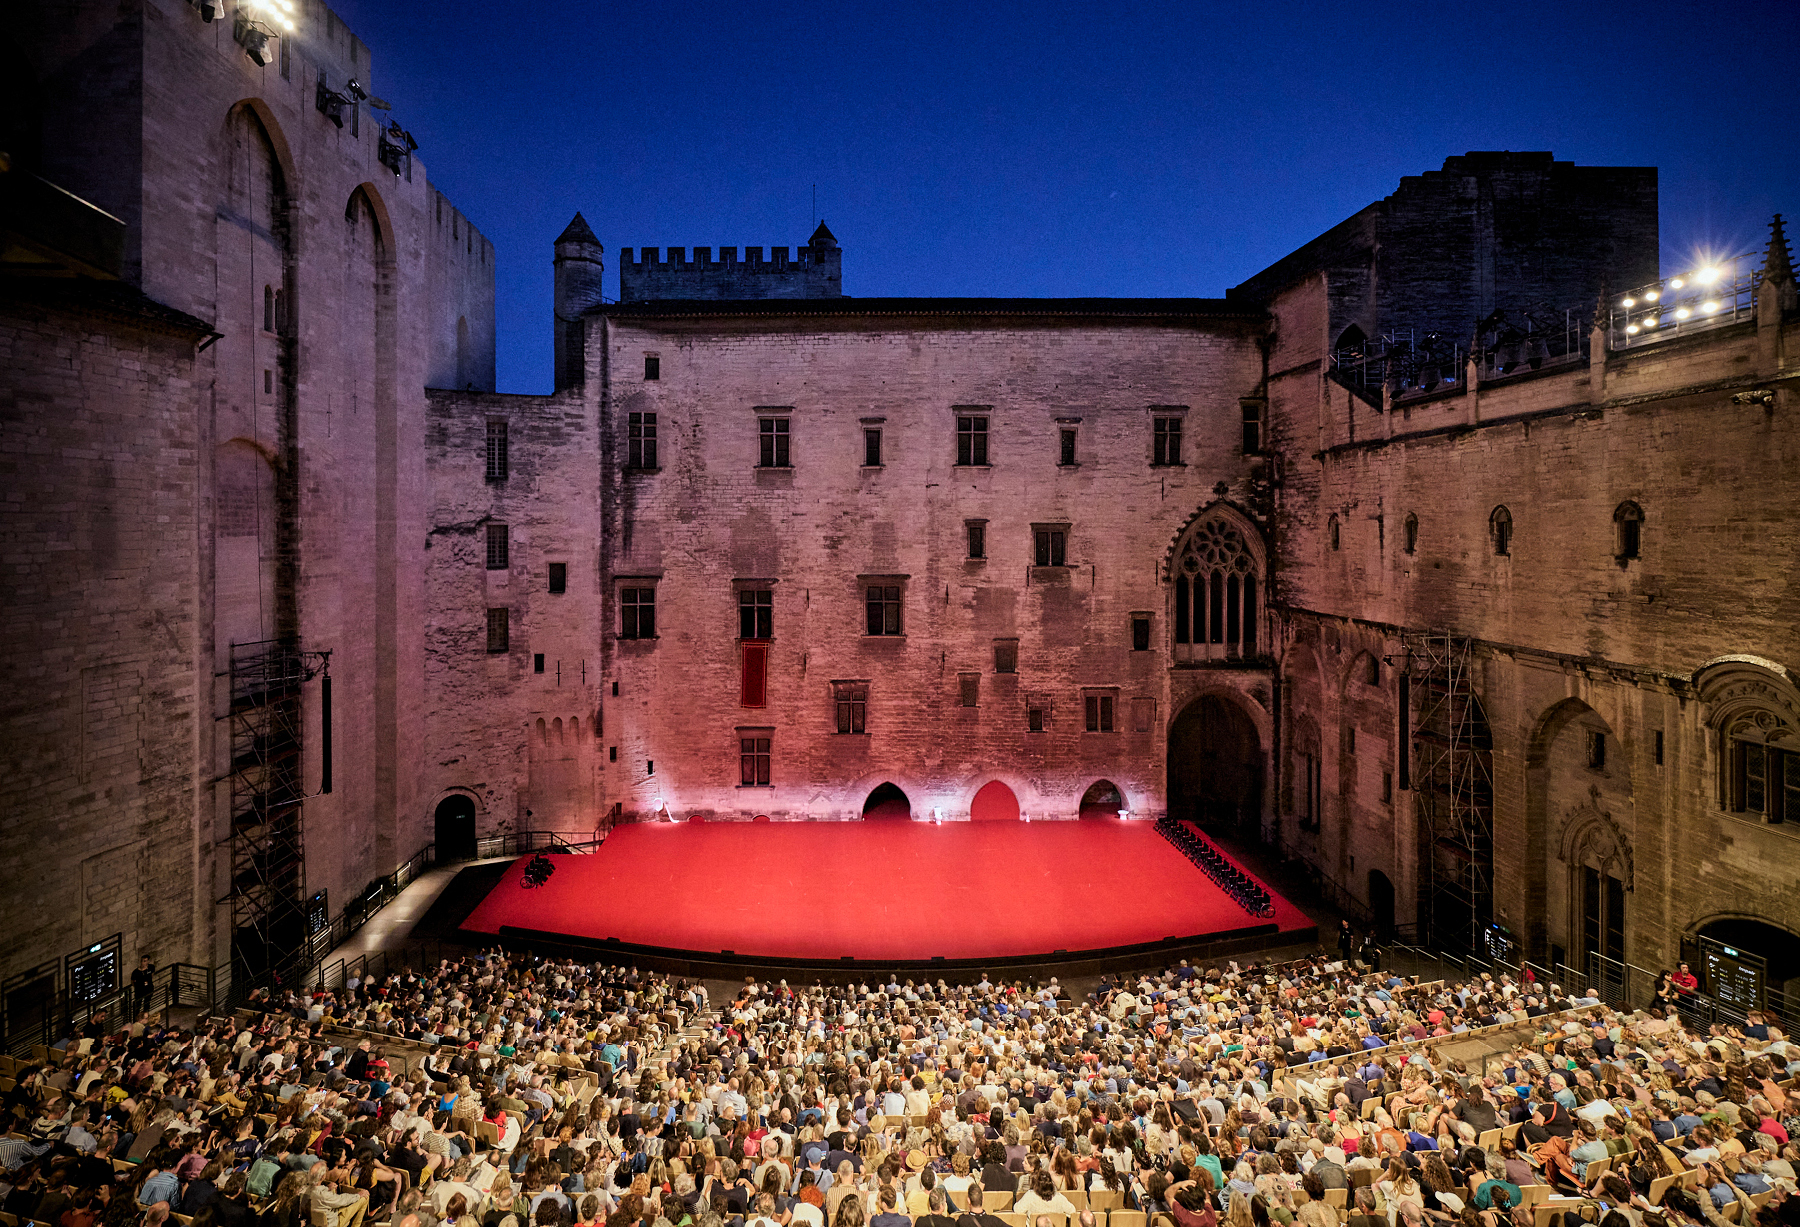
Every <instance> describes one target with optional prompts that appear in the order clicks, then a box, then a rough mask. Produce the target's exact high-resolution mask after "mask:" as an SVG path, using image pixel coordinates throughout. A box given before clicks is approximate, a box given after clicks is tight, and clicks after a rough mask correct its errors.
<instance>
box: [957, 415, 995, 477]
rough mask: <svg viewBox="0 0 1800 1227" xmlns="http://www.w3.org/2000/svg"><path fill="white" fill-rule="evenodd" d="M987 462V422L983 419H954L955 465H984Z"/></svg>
mask: <svg viewBox="0 0 1800 1227" xmlns="http://www.w3.org/2000/svg"><path fill="white" fill-rule="evenodd" d="M987 462H988V420H987V419H986V418H985V417H959V418H957V419H956V463H958V464H966V465H984V464H986V463H987Z"/></svg>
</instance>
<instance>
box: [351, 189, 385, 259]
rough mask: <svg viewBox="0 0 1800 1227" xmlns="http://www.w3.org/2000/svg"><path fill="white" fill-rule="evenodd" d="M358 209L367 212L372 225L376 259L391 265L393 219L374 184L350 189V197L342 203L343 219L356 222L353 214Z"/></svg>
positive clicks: (383, 198)
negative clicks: (375, 244)
mask: <svg viewBox="0 0 1800 1227" xmlns="http://www.w3.org/2000/svg"><path fill="white" fill-rule="evenodd" d="M358 209H363V210H367V214H368V217H369V220H370V221H371V222H373V223H374V226H375V241H376V243H377V244H378V247H377V258H378V259H381V260H385V261H388V262H390V263H391V262H392V261H393V259H394V251H395V247H394V219H393V215H392V214H391V213H390V212H389V211H388V205H387V198H386V197H385V196H383V195H382V194H381V189H380V188H379V187H376V186H375V184H374V183H367V182H365V183H359V184H357V185H356V187H355V188H353V189H351V192H350V197H349V199H348V200H347V201H345V203H344V219H345V220H346V221H356V220H358V216H357V213H356V212H355V210H358Z"/></svg>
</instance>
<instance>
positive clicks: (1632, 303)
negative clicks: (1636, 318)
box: [1619, 297, 1637, 307]
mask: <svg viewBox="0 0 1800 1227" xmlns="http://www.w3.org/2000/svg"><path fill="white" fill-rule="evenodd" d="M1619 305H1620V306H1622V307H1635V306H1637V299H1635V298H1630V297H1627V298H1626V299H1625V301H1624V302H1622V303H1620V304H1619Z"/></svg>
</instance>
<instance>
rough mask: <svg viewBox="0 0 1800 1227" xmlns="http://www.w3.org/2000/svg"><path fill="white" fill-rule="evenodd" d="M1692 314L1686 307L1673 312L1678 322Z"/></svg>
mask: <svg viewBox="0 0 1800 1227" xmlns="http://www.w3.org/2000/svg"><path fill="white" fill-rule="evenodd" d="M1692 314H1693V312H1692V311H1689V310H1688V309H1687V308H1686V307H1679V308H1677V309H1676V311H1675V318H1676V319H1678V320H1684V319H1686V318H1687V317H1688V316H1690V315H1692Z"/></svg>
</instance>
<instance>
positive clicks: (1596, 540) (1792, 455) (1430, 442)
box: [1270, 276, 1800, 969]
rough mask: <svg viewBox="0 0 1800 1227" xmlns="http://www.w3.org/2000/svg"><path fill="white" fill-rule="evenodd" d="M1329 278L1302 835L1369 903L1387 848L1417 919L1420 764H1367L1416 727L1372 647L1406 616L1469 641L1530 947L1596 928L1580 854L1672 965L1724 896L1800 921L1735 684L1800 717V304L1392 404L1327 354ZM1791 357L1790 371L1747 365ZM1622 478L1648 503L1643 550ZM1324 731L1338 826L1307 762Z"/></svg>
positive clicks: (1309, 326) (1297, 302)
mask: <svg viewBox="0 0 1800 1227" xmlns="http://www.w3.org/2000/svg"><path fill="white" fill-rule="evenodd" d="M1327 280H1328V279H1327V278H1326V277H1323V276H1321V277H1316V278H1314V279H1313V280H1311V281H1309V282H1306V283H1304V284H1302V285H1300V286H1298V287H1296V288H1295V289H1294V290H1292V291H1290V292H1289V293H1288V294H1287V295H1285V296H1284V297H1282V298H1279V299H1278V300H1277V301H1276V303H1275V304H1274V306H1273V310H1274V313H1275V315H1276V318H1277V321H1278V323H1277V330H1278V333H1279V336H1280V340H1279V342H1278V344H1277V345H1276V347H1275V350H1274V352H1273V355H1272V358H1271V366H1272V368H1274V374H1273V377H1272V378H1271V385H1270V417H1271V434H1272V440H1273V442H1274V445H1275V446H1276V447H1277V448H1278V449H1279V450H1280V452H1281V454H1282V469H1281V478H1282V480H1281V498H1280V506H1279V509H1278V512H1277V515H1276V519H1275V539H1276V542H1277V549H1278V555H1279V558H1280V563H1281V570H1280V575H1279V577H1278V589H1277V591H1278V594H1279V597H1280V599H1281V600H1282V602H1283V603H1284V606H1285V608H1284V610H1283V628H1282V629H1283V636H1284V653H1283V660H1282V679H1283V694H1284V696H1285V697H1286V699H1287V700H1288V707H1287V719H1286V720H1285V721H1284V730H1285V736H1286V737H1287V738H1288V747H1287V752H1286V753H1285V754H1283V755H1282V760H1283V763H1282V769H1283V772H1284V778H1283V779H1282V781H1281V784H1280V795H1281V797H1282V808H1283V814H1282V816H1281V818H1280V820H1279V822H1280V828H1281V832H1282V841H1283V843H1284V844H1285V845H1287V846H1288V847H1290V848H1292V849H1293V850H1295V851H1296V852H1298V853H1300V854H1301V855H1302V856H1304V857H1305V858H1306V859H1308V860H1309V861H1311V862H1312V863H1314V864H1316V865H1318V866H1319V867H1320V869H1321V871H1322V873H1323V874H1324V875H1325V876H1326V877H1328V878H1330V879H1332V880H1333V881H1335V882H1337V883H1338V884H1339V886H1340V888H1341V889H1342V890H1343V891H1345V892H1346V893H1347V894H1348V895H1349V896H1350V897H1351V898H1353V899H1354V900H1357V901H1359V902H1362V903H1365V904H1366V903H1368V902H1369V901H1370V898H1371V895H1370V889H1371V886H1370V882H1369V876H1368V875H1369V871H1370V870H1379V871H1381V872H1382V873H1385V874H1387V875H1388V876H1389V877H1390V879H1391V880H1392V881H1393V882H1394V883H1395V884H1396V886H1397V888H1398V895H1399V899H1400V907H1399V912H1398V916H1397V919H1398V920H1399V922H1400V923H1402V924H1405V923H1409V922H1410V921H1412V920H1413V919H1414V914H1413V910H1412V903H1413V900H1414V898H1415V896H1416V891H1417V888H1418V883H1419V866H1418V852H1417V834H1416V831H1417V826H1416V823H1417V821H1418V819H1417V816H1416V814H1415V813H1414V802H1415V799H1416V798H1415V796H1414V794H1411V793H1408V792H1405V791H1402V790H1399V789H1396V791H1395V793H1394V796H1393V801H1392V804H1391V805H1387V804H1379V803H1377V800H1378V798H1379V796H1380V790H1379V788H1378V787H1371V780H1372V779H1373V780H1377V781H1378V780H1379V776H1378V775H1376V774H1374V773H1377V772H1381V771H1385V770H1387V769H1388V767H1387V764H1388V763H1391V762H1392V761H1393V757H1394V755H1395V754H1396V752H1397V750H1398V738H1399V735H1400V727H1401V726H1400V724H1399V712H1398V703H1397V693H1396V683H1397V673H1396V670H1395V669H1393V668H1387V669H1384V670H1383V671H1382V672H1381V673H1380V675H1379V676H1380V678H1381V684H1380V685H1379V686H1370V685H1368V684H1367V678H1368V676H1369V674H1368V673H1367V664H1366V661H1367V659H1368V658H1370V657H1379V656H1381V655H1383V654H1386V656H1387V658H1388V660H1389V662H1390V663H1391V664H1395V665H1403V664H1404V661H1405V637H1406V635H1407V633H1408V632H1417V631H1423V630H1434V631H1438V632H1449V633H1452V634H1455V635H1457V636H1460V637H1465V638H1467V639H1469V640H1471V641H1472V643H1473V645H1474V659H1475V662H1476V670H1477V674H1476V676H1477V686H1476V689H1477V693H1478V694H1479V695H1480V698H1481V700H1482V703H1483V706H1484V708H1485V711H1486V715H1487V719H1488V723H1489V725H1490V727H1491V730H1492V735H1493V744H1494V749H1493V775H1494V790H1495V802H1494V832H1495V857H1494V859H1495V881H1496V898H1495V907H1496V912H1497V914H1499V915H1500V916H1501V917H1502V919H1503V920H1504V922H1505V923H1507V924H1508V925H1509V926H1510V927H1512V928H1513V929H1514V930H1515V931H1516V932H1517V933H1518V934H1519V935H1520V936H1521V937H1522V938H1523V939H1524V940H1525V942H1526V943H1527V946H1528V948H1529V949H1530V950H1531V951H1532V953H1533V954H1535V955H1537V956H1539V957H1547V956H1551V955H1565V956H1570V957H1571V958H1573V956H1574V955H1575V954H1576V953H1578V951H1579V949H1580V943H1581V934H1580V919H1581V913H1580V902H1581V901H1580V898H1579V894H1578V888H1577V887H1576V885H1575V880H1576V875H1577V874H1578V873H1579V871H1580V869H1581V868H1582V867H1583V865H1588V866H1591V867H1594V868H1596V869H1598V870H1604V871H1606V872H1610V873H1611V874H1612V875H1613V876H1615V877H1617V878H1619V879H1620V880H1621V881H1623V882H1624V883H1625V884H1626V890H1625V912H1626V922H1625V926H1624V928H1625V956H1626V957H1627V958H1628V959H1629V960H1630V961H1631V962H1632V963H1634V964H1636V965H1638V966H1641V967H1644V968H1648V969H1655V968H1657V967H1660V966H1666V965H1669V964H1671V963H1672V962H1673V961H1674V960H1675V959H1676V958H1678V957H1679V956H1680V944H1681V940H1682V938H1683V937H1684V936H1691V934H1692V933H1693V932H1694V931H1695V930H1696V929H1697V928H1698V927H1699V926H1701V925H1703V924H1704V923H1706V922H1707V921H1708V920H1709V919H1713V918H1716V917H1719V916H1721V915H1752V916H1756V917H1759V918H1761V919H1763V920H1764V921H1765V922H1766V923H1769V924H1773V925H1778V926H1781V927H1785V928H1787V929H1789V930H1790V931H1800V895H1796V893H1795V892H1794V890H1793V884H1792V875H1791V874H1789V873H1786V872H1785V870H1784V869H1783V868H1781V867H1782V866H1785V865H1787V864H1789V863H1791V862H1792V859H1793V855H1794V849H1793V846H1792V841H1793V839H1794V835H1793V834H1792V833H1791V832H1793V831H1794V830H1795V829H1796V828H1794V827H1793V826H1792V825H1791V824H1783V825H1778V826H1770V825H1767V824H1765V823H1762V822H1759V821H1756V820H1754V818H1753V817H1750V816H1745V815H1740V814H1737V813H1733V812H1730V807H1729V805H1728V804H1727V803H1726V802H1725V800H1724V797H1725V795H1726V790H1725V786H1724V782H1723V777H1724V776H1725V775H1726V774H1727V762H1726V760H1725V756H1724V750H1725V738H1724V736H1723V735H1722V729H1723V728H1724V726H1725V725H1726V724H1727V723H1728V721H1729V718H1730V717H1731V713H1733V712H1737V711H1740V710H1757V711H1766V712H1767V713H1768V714H1769V715H1770V717H1771V719H1773V720H1775V721H1777V722H1778V723H1777V726H1776V727H1777V729H1779V722H1780V721H1785V722H1786V725H1787V726H1788V727H1789V728H1794V729H1797V730H1800V720H1797V719H1796V715H1795V713H1796V709H1797V707H1800V697H1797V695H1796V691H1795V687H1794V684H1793V680H1792V678H1793V674H1792V673H1791V672H1790V671H1791V670H1792V669H1794V667H1795V664H1796V662H1800V634H1797V632H1796V629H1795V627H1796V624H1795V621H1794V619H1793V618H1792V616H1791V605H1792V598H1793V592H1792V586H1793V568H1792V566H1791V565H1789V562H1788V560H1790V559H1792V558H1793V557H1794V556H1795V555H1796V552H1797V551H1800V528H1796V526H1795V525H1794V523H1793V517H1792V514H1791V507H1789V506H1788V502H1787V501H1786V500H1784V497H1783V496H1782V495H1781V494H1780V493H1779V491H1781V490H1783V489H1784V485H1785V484H1791V483H1787V482H1786V478H1785V476H1784V475H1785V474H1787V473H1790V472H1792V471H1793V468H1794V465H1795V464H1796V463H1797V462H1800V432H1797V431H1796V430H1795V428H1794V419H1793V406H1794V402H1793V401H1792V399H1791V398H1792V393H1791V391H1787V392H1784V391H1781V390H1780V388H1781V386H1782V384H1781V378H1782V372H1783V371H1784V370H1790V369H1791V367H1787V368H1783V367H1779V366H1778V365H1771V362H1770V358H1769V355H1771V354H1776V355H1779V354H1783V353H1785V354H1792V353H1793V352H1794V349H1793V345H1794V338H1795V336H1796V335H1800V334H1797V332H1796V329H1797V328H1800V321H1797V320H1796V319H1794V318H1793V315H1792V312H1789V315H1788V318H1787V319H1786V320H1785V321H1784V320H1783V319H1782V315H1781V312H1780V310H1779V309H1774V310H1765V311H1763V313H1762V320H1761V323H1760V325H1759V324H1757V323H1745V324H1739V325H1734V326H1727V327H1722V328H1718V329H1715V330H1713V331H1710V332H1706V333H1701V334H1698V335H1695V336H1692V337H1689V338H1686V339H1682V340H1675V341H1668V342H1663V343H1660V344H1657V345H1655V346H1649V347H1642V348H1635V349H1632V350H1630V351H1627V352H1624V353H1618V354H1610V355H1606V357H1605V359H1604V361H1603V362H1595V363H1589V362H1587V361H1586V360H1580V359H1578V360H1576V361H1574V362H1571V363H1565V364H1551V365H1549V366H1546V367H1545V368H1544V369H1543V370H1541V371H1538V372H1521V373H1519V374H1517V375H1513V376H1511V377H1508V378H1505V379H1501V380H1498V381H1491V382H1486V383H1483V382H1481V381H1479V380H1474V381H1470V382H1468V383H1465V384H1464V385H1459V386H1457V387H1455V388H1453V389H1451V390H1448V391H1443V392H1439V393H1435V394H1432V395H1428V396H1412V397H1406V398H1402V399H1400V400H1398V401H1393V402H1391V403H1390V405H1389V407H1388V410H1387V411H1386V412H1380V411H1377V410H1375V409H1372V408H1371V407H1370V406H1369V405H1368V404H1367V403H1365V402H1363V401H1361V400H1359V399H1358V398H1356V397H1353V396H1350V395H1348V394H1347V393H1346V391H1345V389H1343V388H1342V387H1340V386H1338V385H1337V384H1335V383H1334V382H1333V381H1332V380H1330V379H1329V378H1327V377H1326V375H1325V367H1324V361H1323V359H1324V352H1325V351H1324V346H1323V345H1321V344H1320V339H1321V335H1322V330H1320V329H1318V328H1317V321H1318V320H1319V319H1320V318H1322V315H1323V312H1324V305H1323V304H1324V303H1325V301H1326V297H1327V292H1326V285H1327ZM1767 288H1768V287H1765V291H1767ZM1765 297H1769V298H1770V299H1771V301H1773V300H1774V299H1775V298H1776V297H1777V296H1776V295H1774V294H1771V293H1765ZM1309 351H1310V352H1309ZM1776 361H1777V363H1778V362H1779V359H1777V360H1776ZM1771 380H1772V381H1773V382H1772V383H1770V384H1769V390H1770V392H1771V393H1772V395H1769V396H1761V395H1752V394H1750V393H1748V392H1747V391H1746V390H1747V389H1748V390H1751V391H1755V390H1756V389H1758V388H1760V387H1761V385H1763V384H1764V383H1765V382H1766V381H1771ZM1628 502H1629V503H1631V504H1635V505H1636V507H1637V508H1638V509H1640V510H1641V512H1642V514H1643V525H1642V533H1641V538H1640V542H1639V548H1638V551H1637V554H1636V556H1635V557H1629V558H1621V557H1619V556H1618V554H1619V550H1620V538H1619V536H1618V528H1617V523H1616V519H1615V513H1616V512H1617V511H1618V510H1619V509H1620V508H1621V507H1622V505H1624V504H1627V503H1628ZM1501 506H1504V507H1505V508H1506V509H1507V510H1508V512H1509V513H1510V515H1511V520H1512V526H1513V527H1512V537H1511V540H1510V542H1509V543H1508V548H1507V552H1506V554H1504V555H1501V554H1499V553H1497V552H1496V548H1495V540H1494V537H1493V535H1492V528H1491V524H1492V518H1493V514H1494V512H1495V509H1496V508H1498V507H1501ZM1413 518H1416V522H1417V534H1416V546H1415V547H1414V548H1413V549H1411V550H1409V549H1408V529H1407V521H1408V520H1409V519H1413ZM1333 521H1335V522H1336V531H1337V538H1336V545H1335V547H1334V545H1333V539H1332V524H1333ZM1359 662H1361V663H1359ZM1732 662H1738V663H1732ZM1728 677H1730V678H1731V679H1732V680H1729V681H1728V680H1727V678H1728ZM1734 705H1735V706H1734ZM1746 705H1748V706H1746ZM1351 727H1355V728H1356V741H1355V744H1356V752H1355V753H1354V754H1353V755H1352V754H1350V753H1347V752H1346V749H1345V748H1346V746H1347V739H1346V730H1347V729H1349V728H1351ZM1371 734H1373V735H1371ZM1590 734H1591V735H1592V737H1591V738H1590ZM1777 735H1778V734H1777ZM1314 741H1316V742H1317V743H1318V744H1319V745H1320V747H1321V749H1320V750H1319V751H1318V754H1319V758H1320V760H1321V772H1320V774H1321V776H1322V780H1321V784H1322V788H1321V791H1322V792H1323V794H1324V796H1323V798H1322V802H1323V803H1322V805H1321V807H1320V809H1321V814H1320V820H1319V821H1318V822H1317V823H1316V824H1315V823H1313V822H1312V821H1310V820H1309V817H1308V815H1307V813H1306V809H1307V806H1306V791H1305V788H1304V783H1303V780H1304V772H1305V770H1306V765H1305V756H1306V754H1307V753H1308V752H1310V751H1312V743H1313V742H1314ZM1771 744H1773V742H1772V743H1771ZM1609 848H1610V849H1613V850H1614V851H1615V852H1616V855H1610V854H1609V853H1608V852H1607V850H1608V849H1609Z"/></svg>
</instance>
